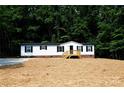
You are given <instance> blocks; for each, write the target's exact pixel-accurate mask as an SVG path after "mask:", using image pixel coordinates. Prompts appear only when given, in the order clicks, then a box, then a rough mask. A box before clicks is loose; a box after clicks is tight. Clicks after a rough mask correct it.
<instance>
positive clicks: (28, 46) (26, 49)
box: [25, 45, 33, 53]
mask: <svg viewBox="0 0 124 93" xmlns="http://www.w3.org/2000/svg"><path fill="white" fill-rule="evenodd" d="M28 48H29V49H28ZM29 50H30V51H29ZM32 52H33V46H32V45H26V46H25V53H32Z"/></svg>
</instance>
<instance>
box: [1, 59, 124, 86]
mask: <svg viewBox="0 0 124 93" xmlns="http://www.w3.org/2000/svg"><path fill="white" fill-rule="evenodd" d="M0 86H6V87H7V86H9V87H10V86H11V87H12V86H23V87H25V86H32V87H36V86H38V87H40V86H41V87H48V86H52V87H74V86H79V87H83V86H86V87H90V86H92V87H95V86H98V87H103V86H107V87H110V86H118V87H119V86H123V87H124V61H119V60H111V59H100V58H96V59H95V58H94V59H93V58H84V59H63V58H31V59H29V61H27V62H25V63H24V64H23V65H20V66H17V67H16V66H15V67H7V68H1V69H0Z"/></svg>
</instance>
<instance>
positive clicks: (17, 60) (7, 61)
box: [0, 58, 28, 66]
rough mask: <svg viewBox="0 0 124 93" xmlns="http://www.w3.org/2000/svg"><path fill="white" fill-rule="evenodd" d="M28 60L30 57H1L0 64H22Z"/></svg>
mask: <svg viewBox="0 0 124 93" xmlns="http://www.w3.org/2000/svg"><path fill="white" fill-rule="evenodd" d="M27 60H28V58H0V66H5V65H14V64H20V63H23V62H24V61H27Z"/></svg>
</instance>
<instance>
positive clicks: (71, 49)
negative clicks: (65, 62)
mask: <svg viewBox="0 0 124 93" xmlns="http://www.w3.org/2000/svg"><path fill="white" fill-rule="evenodd" d="M70 54H73V46H72V45H71V46H70Z"/></svg>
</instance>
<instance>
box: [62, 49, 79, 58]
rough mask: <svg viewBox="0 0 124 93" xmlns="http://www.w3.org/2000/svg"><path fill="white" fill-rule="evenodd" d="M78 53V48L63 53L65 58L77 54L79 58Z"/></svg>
mask: <svg viewBox="0 0 124 93" xmlns="http://www.w3.org/2000/svg"><path fill="white" fill-rule="evenodd" d="M80 55H81V53H80V51H79V50H70V51H66V52H64V53H63V57H64V58H67V57H69V58H70V57H71V56H77V57H79V58H80Z"/></svg>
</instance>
